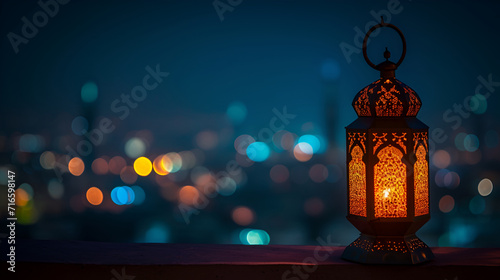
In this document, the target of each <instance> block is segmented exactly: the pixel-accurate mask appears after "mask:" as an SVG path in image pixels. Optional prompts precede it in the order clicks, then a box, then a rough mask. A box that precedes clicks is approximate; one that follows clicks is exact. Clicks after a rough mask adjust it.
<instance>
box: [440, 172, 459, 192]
mask: <svg viewBox="0 0 500 280" xmlns="http://www.w3.org/2000/svg"><path fill="white" fill-rule="evenodd" d="M458 185H460V176H459V175H458V173H456V172H453V171H450V172H447V173H446V174H445V175H444V177H443V186H444V187H447V188H450V189H453V188H456V187H458Z"/></svg>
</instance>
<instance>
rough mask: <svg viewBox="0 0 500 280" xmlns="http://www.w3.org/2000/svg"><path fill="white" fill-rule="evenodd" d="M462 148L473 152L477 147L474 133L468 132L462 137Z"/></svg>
mask: <svg viewBox="0 0 500 280" xmlns="http://www.w3.org/2000/svg"><path fill="white" fill-rule="evenodd" d="M464 148H465V150H466V151H468V152H474V151H476V150H477V149H479V138H477V136H476V135H474V134H468V135H467V136H465V138H464Z"/></svg>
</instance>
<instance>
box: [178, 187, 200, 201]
mask: <svg viewBox="0 0 500 280" xmlns="http://www.w3.org/2000/svg"><path fill="white" fill-rule="evenodd" d="M198 198H200V193H199V192H198V190H197V189H196V188H195V187H193V186H184V187H182V189H181V190H180V191H179V201H180V202H182V203H184V204H187V205H193V204H195V203H196V202H197V201H198Z"/></svg>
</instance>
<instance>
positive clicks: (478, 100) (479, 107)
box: [469, 93, 488, 115]
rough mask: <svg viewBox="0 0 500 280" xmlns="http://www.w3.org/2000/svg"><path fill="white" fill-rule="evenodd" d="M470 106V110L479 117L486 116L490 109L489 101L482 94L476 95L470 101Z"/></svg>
mask: <svg viewBox="0 0 500 280" xmlns="http://www.w3.org/2000/svg"><path fill="white" fill-rule="evenodd" d="M469 105H470V110H471V111H472V112H473V113H474V114H478V115H480V114H484V112H486V110H487V109H488V101H487V100H486V97H484V96H483V95H482V94H477V93H476V94H474V95H473V96H472V97H471V99H470V101H469Z"/></svg>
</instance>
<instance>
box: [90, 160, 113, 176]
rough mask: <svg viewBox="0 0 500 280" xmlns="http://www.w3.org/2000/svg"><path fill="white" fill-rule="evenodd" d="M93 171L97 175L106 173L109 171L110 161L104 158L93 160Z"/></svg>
mask: <svg viewBox="0 0 500 280" xmlns="http://www.w3.org/2000/svg"><path fill="white" fill-rule="evenodd" d="M91 167H92V171H94V173H95V174H97V175H104V174H107V173H108V170H109V166H108V162H107V161H106V160H105V159H103V158H96V159H95V160H94V161H93V162H92V166H91Z"/></svg>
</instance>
